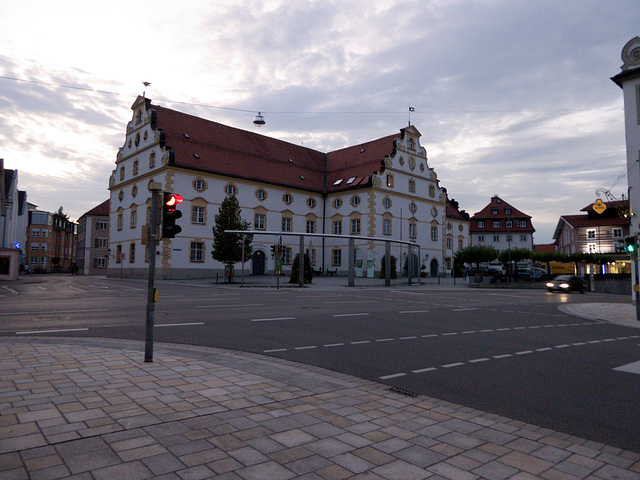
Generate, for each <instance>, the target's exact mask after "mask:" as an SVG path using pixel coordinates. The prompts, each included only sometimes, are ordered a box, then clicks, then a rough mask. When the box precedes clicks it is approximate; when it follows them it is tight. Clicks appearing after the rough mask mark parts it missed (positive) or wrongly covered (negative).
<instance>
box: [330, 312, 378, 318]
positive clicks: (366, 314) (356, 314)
mask: <svg viewBox="0 0 640 480" xmlns="http://www.w3.org/2000/svg"><path fill="white" fill-rule="evenodd" d="M368 315H369V314H368V313H339V314H336V315H331V316H332V317H334V318H340V317H366V316H368Z"/></svg>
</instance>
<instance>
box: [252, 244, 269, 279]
mask: <svg viewBox="0 0 640 480" xmlns="http://www.w3.org/2000/svg"><path fill="white" fill-rule="evenodd" d="M265 263H266V257H265V254H264V252H263V251H262V250H256V251H255V252H253V258H252V261H251V266H252V267H251V268H252V271H251V273H252V274H253V275H264V274H265Z"/></svg>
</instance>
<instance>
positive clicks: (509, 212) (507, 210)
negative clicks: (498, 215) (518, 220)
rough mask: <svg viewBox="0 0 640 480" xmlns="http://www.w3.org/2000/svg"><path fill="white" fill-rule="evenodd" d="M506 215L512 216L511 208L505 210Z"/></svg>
mask: <svg viewBox="0 0 640 480" xmlns="http://www.w3.org/2000/svg"><path fill="white" fill-rule="evenodd" d="M504 213H505V214H506V215H511V208H509V207H505V208H504Z"/></svg>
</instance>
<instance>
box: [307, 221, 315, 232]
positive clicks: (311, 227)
mask: <svg viewBox="0 0 640 480" xmlns="http://www.w3.org/2000/svg"><path fill="white" fill-rule="evenodd" d="M307 233H316V221H315V220H307Z"/></svg>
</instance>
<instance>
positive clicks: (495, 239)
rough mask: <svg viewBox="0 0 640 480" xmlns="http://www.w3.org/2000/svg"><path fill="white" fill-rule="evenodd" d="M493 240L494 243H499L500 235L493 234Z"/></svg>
mask: <svg viewBox="0 0 640 480" xmlns="http://www.w3.org/2000/svg"><path fill="white" fill-rule="evenodd" d="M493 241H494V243H499V242H500V235H494V236H493Z"/></svg>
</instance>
